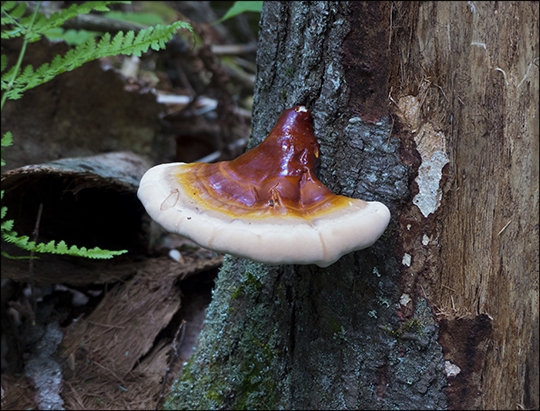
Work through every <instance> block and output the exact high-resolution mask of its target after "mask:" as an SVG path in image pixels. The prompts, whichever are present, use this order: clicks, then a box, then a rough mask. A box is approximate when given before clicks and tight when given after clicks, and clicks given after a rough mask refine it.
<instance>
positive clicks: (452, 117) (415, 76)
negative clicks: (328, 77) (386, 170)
mask: <svg viewBox="0 0 540 411" xmlns="http://www.w3.org/2000/svg"><path fill="white" fill-rule="evenodd" d="M394 7H396V8H397V10H396V11H397V12H394V13H393V19H394V20H393V35H392V44H393V45H394V46H395V50H396V51H395V53H396V54H397V58H396V59H393V63H392V66H393V68H392V73H391V77H390V88H392V87H393V92H392V98H393V100H394V101H395V102H396V103H398V105H399V106H400V109H397V111H396V116H395V119H396V124H398V127H396V128H397V129H398V130H396V134H401V137H402V139H403V141H404V150H403V153H402V158H404V159H405V158H409V159H413V158H414V160H411V161H410V162H409V163H414V162H415V161H417V156H416V155H415V154H414V151H416V152H417V153H419V154H420V155H421V161H422V165H424V164H428V165H431V166H433V167H432V168H431V169H427V170H424V171H423V170H422V166H420V168H419V171H418V175H417V176H416V178H415V182H414V183H413V185H412V189H413V193H414V194H415V197H414V198H413V204H415V205H419V207H420V208H418V207H416V206H412V207H411V208H410V210H409V211H406V212H404V213H403V214H402V215H401V216H400V234H399V236H400V242H401V244H402V246H403V250H401V252H402V253H403V254H405V253H407V254H409V255H410V256H411V262H410V266H404V267H403V274H404V276H403V278H404V279H405V278H407V279H408V280H407V281H405V282H403V287H404V290H403V291H404V292H406V293H412V294H418V293H420V294H422V293H424V292H425V295H426V297H427V298H428V300H429V301H430V302H431V304H432V305H433V306H435V307H437V311H438V312H440V313H441V314H442V316H441V317H442V318H443V320H442V321H441V330H440V331H441V336H440V343H441V345H442V346H443V349H444V353H445V360H447V361H449V362H450V363H452V364H455V365H457V366H458V367H459V368H460V369H461V372H460V373H459V374H458V375H457V376H455V377H449V388H448V391H447V394H448V398H449V406H450V407H452V408H465V409H466V408H473V407H474V408H481V409H493V408H497V409H515V408H516V407H522V408H524V409H532V408H538V406H539V402H538V343H539V340H538V320H539V318H538V263H539V261H538V246H539V244H538V234H539V233H538V213H539V206H538V189H539V187H538V154H539V153H538V120H539V111H538V66H539V59H538V56H539V52H540V50H539V44H538V42H539V40H538V38H539V37H538V34H539V33H538V12H539V8H538V3H535V2H503V3H494V2H493V3H489V2H474V3H472V2H470V3H466V2H426V3H398V4H396V5H394ZM392 50H394V47H392ZM415 99H416V101H415ZM394 107H395V105H394ZM415 130H416V131H415ZM438 156H439V160H440V159H441V156H442V158H444V157H445V158H446V160H443V161H438V162H437V157H438ZM446 161H447V162H448V164H447V165H445V166H444V168H443V169H442V173H441V175H438V174H437V173H436V171H435V168H436V166H437V164H438V165H439V166H440V165H444V163H445V162H446ZM432 192H437V194H438V198H435V199H434V200H435V201H432V202H431V203H430V202H429V201H427V200H428V199H429V197H430V196H431V195H432ZM437 200H438V202H437ZM430 212H432V213H430ZM426 214H427V216H426ZM482 314H484V315H482ZM459 317H461V318H459ZM491 319H492V325H490V322H491ZM491 328H492V331H490V329H491Z"/></svg>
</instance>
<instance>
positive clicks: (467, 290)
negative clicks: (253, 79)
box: [167, 2, 539, 409]
mask: <svg viewBox="0 0 540 411" xmlns="http://www.w3.org/2000/svg"><path fill="white" fill-rule="evenodd" d="M538 50H539V48H538V4H537V3H532V2H531V3H519V2H517V3H478V4H474V5H473V4H472V3H470V4H469V3H466V2H459V3H451V2H428V3H409V2H406V3H399V2H397V3H396V2H388V3H386V2H385V3H378V2H265V4H264V6H263V11H262V16H261V30H260V42H259V50H258V60H257V64H258V76H257V83H256V90H255V104H254V117H253V134H252V140H251V141H250V147H254V146H256V145H257V144H258V143H260V142H261V141H262V140H263V139H264V138H265V137H266V135H267V134H268V132H269V131H270V130H271V128H272V127H273V125H274V123H275V121H276V120H277V118H278V117H279V115H280V113H281V112H282V111H283V110H285V109H287V108H290V107H293V106H295V105H297V104H304V105H306V106H307V107H308V109H309V110H310V111H311V113H312V115H313V118H314V130H315V135H316V137H317V139H318V140H319V142H320V145H321V156H322V158H321V160H322V165H321V170H320V175H319V177H320V179H321V181H322V182H323V183H325V184H326V185H327V186H328V187H329V188H330V189H332V190H333V191H334V192H335V193H338V194H342V195H346V196H349V197H354V198H361V199H364V200H378V201H381V202H383V203H385V204H386V205H387V206H388V207H389V208H390V211H391V212H392V220H391V223H390V225H389V227H388V229H387V231H386V233H385V234H384V235H383V236H382V237H381V239H379V240H378V241H377V242H376V243H375V244H374V245H373V246H372V247H370V248H368V249H366V250H362V251H358V252H355V253H351V254H349V255H346V256H344V257H343V258H341V259H340V260H339V261H338V262H336V263H335V264H333V265H331V266H330V267H327V268H319V267H317V266H267V265H263V264H258V263H253V262H250V261H248V260H245V259H239V258H236V257H228V258H227V259H226V262H225V264H224V266H223V268H222V270H221V272H220V275H219V278H218V280H217V284H216V289H215V292H214V297H213V301H212V304H211V305H210V307H209V308H208V311H207V322H206V326H205V329H204V331H203V333H202V335H201V340H200V343H199V347H198V349H197V351H196V353H195V354H194V356H193V357H192V359H191V361H190V363H189V365H187V367H185V369H184V371H183V374H182V375H181V376H180V379H179V381H177V382H176V383H175V385H174V386H173V392H172V393H171V395H170V397H169V402H168V403H167V406H168V407H170V408H187V409H208V408H225V409H230V408H232V409H246V408H247V409H274V408H295V409H320V408H334V409H337V408H340V409H341V408H369V409H384V408H407V409H410V408H413V409H418V408H420V409H427V408H445V407H450V408H460V407H469V408H505V409H506V408H510V409H513V408H516V407H517V406H522V407H525V408H534V407H538V212H539V205H538V200H539V199H538V187H539V186H538V128H537V126H538V125H537V122H538Z"/></svg>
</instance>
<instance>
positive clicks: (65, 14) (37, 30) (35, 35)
mask: <svg viewBox="0 0 540 411" xmlns="http://www.w3.org/2000/svg"><path fill="white" fill-rule="evenodd" d="M116 3H129V1H88V2H86V3H83V4H72V5H71V6H70V7H68V8H67V9H63V10H61V11H60V12H58V13H54V14H52V15H51V16H50V17H49V18H47V17H46V16H45V15H43V14H41V13H40V14H38V16H37V19H36V21H35V23H34V26H33V28H32V33H31V34H32V36H31V38H29V41H30V42H33V41H37V40H39V39H40V38H41V35H42V34H43V33H45V32H46V31H48V30H51V29H54V28H57V27H60V26H61V25H62V24H63V23H64V22H65V21H66V20H69V19H71V18H74V17H77V16H78V15H80V14H87V13H90V12H91V11H92V10H96V11H109V8H108V7H107V6H108V5H111V4H116ZM28 19H29V18H28V17H25V18H23V19H21V20H20V24H21V25H22V26H27V25H28V23H29V20H28Z"/></svg>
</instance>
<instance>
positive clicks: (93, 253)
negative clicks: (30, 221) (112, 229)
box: [2, 230, 127, 259]
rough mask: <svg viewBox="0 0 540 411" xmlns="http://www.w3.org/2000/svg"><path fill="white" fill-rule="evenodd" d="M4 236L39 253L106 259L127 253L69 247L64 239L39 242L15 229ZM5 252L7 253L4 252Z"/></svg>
mask: <svg viewBox="0 0 540 411" xmlns="http://www.w3.org/2000/svg"><path fill="white" fill-rule="evenodd" d="M2 238H3V239H4V241H6V242H8V243H12V244H15V245H16V246H17V247H19V248H22V249H23V250H27V251H34V252H37V253H50V254H64V255H72V256H75V257H86V258H97V259H106V258H112V257H114V256H115V255H120V254H125V253H127V250H119V251H111V250H102V249H101V248H99V247H95V248H92V249H90V250H89V249H87V248H86V247H80V248H79V247H77V246H74V245H72V246H71V247H69V248H68V246H67V245H66V243H65V242H64V241H60V242H59V243H58V244H56V243H55V242H54V241H49V242H48V243H38V244H36V243H35V241H29V240H30V239H29V237H28V236H26V235H23V236H19V235H18V234H17V233H16V232H15V231H3V230H2ZM3 254H5V253H3Z"/></svg>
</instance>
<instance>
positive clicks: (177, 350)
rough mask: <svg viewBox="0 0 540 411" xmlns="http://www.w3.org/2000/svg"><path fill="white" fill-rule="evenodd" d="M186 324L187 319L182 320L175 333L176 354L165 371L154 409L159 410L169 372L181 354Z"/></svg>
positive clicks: (173, 343) (174, 345) (174, 346)
mask: <svg viewBox="0 0 540 411" xmlns="http://www.w3.org/2000/svg"><path fill="white" fill-rule="evenodd" d="M185 324H186V320H182V323H181V324H180V327H178V330H176V334H175V335H174V339H173V342H172V346H173V349H174V354H173V356H172V357H171V359H170V360H169V366H168V367H167V371H166V372H165V376H164V377H163V384H162V385H161V390H159V395H158V399H157V401H156V406H155V407H154V410H157V408H158V405H159V402H160V401H161V398H162V397H163V390H164V389H165V385H166V384H167V379H168V378H169V373H170V372H171V367H172V364H173V362H174V361H175V360H176V359H177V358H178V357H179V355H180V347H181V346H182V344H183V343H184V336H185V335H186V327H184V325H185ZM180 330H182V334H180ZM178 334H180V339H178Z"/></svg>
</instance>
